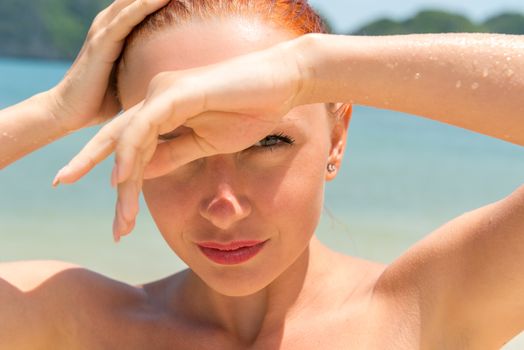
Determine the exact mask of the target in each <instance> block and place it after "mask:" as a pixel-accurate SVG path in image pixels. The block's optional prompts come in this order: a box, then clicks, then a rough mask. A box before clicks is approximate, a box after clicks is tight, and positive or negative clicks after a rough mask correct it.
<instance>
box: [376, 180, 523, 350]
mask: <svg viewBox="0 0 524 350" xmlns="http://www.w3.org/2000/svg"><path fill="white" fill-rule="evenodd" d="M523 264H524V186H521V187H519V188H518V189H517V190H516V191H514V192H513V193H511V194H510V195H508V196H507V197H505V198H502V199H501V200H498V201H496V202H494V203H490V204H488V205H485V206H483V207H480V208H478V209H475V210H472V211H468V212H466V213H464V214H462V215H460V216H459V217H457V218H455V219H453V220H451V221H449V222H447V223H446V224H444V225H442V226H441V227H439V228H437V229H436V230H435V231H433V232H431V233H430V234H429V235H428V236H426V237H425V238H424V239H422V240H421V241H419V242H417V243H416V244H415V245H414V246H412V247H411V248H410V249H409V250H408V251H406V252H405V253H404V254H403V255H401V256H400V257H399V258H398V259H396V260H395V261H393V262H392V263H391V264H390V265H389V266H388V267H387V268H386V269H385V270H384V273H383V274H382V275H381V277H380V279H379V281H378V282H377V289H378V290H381V291H384V292H385V293H384V294H388V293H389V294H391V295H394V296H395V298H396V299H397V300H406V301H408V302H409V303H411V305H417V309H418V310H417V311H416V312H418V313H419V315H420V322H421V323H422V324H424V327H423V330H424V331H425V332H426V334H425V337H426V339H433V340H435V339H437V338H439V339H442V338H447V339H456V340H457V341H459V342H461V344H468V347H470V348H475V347H476V346H481V347H482V346H484V348H500V347H501V346H502V345H503V344H504V343H505V342H507V341H508V340H510V339H511V338H513V337H514V336H516V335H517V334H518V333H519V332H520V331H521V330H522V329H523V328H524V299H523V298H522V295H524V269H522V266H523Z"/></svg>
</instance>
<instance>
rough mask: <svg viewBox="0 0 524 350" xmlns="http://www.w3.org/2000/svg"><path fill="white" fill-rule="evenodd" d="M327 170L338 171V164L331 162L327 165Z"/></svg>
mask: <svg viewBox="0 0 524 350" xmlns="http://www.w3.org/2000/svg"><path fill="white" fill-rule="evenodd" d="M327 171H328V172H330V173H334V172H335V171H337V166H336V165H335V164H333V163H329V164H328V166H327Z"/></svg>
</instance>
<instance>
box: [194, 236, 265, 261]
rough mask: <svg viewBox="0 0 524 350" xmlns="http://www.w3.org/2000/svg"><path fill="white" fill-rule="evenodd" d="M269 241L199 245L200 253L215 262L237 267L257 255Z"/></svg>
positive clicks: (203, 243)
mask: <svg viewBox="0 0 524 350" xmlns="http://www.w3.org/2000/svg"><path fill="white" fill-rule="evenodd" d="M267 241H268V240H266V241H235V242H231V243H228V244H222V243H218V242H201V243H198V244H197V245H198V247H199V248H200V251H201V252H202V253H203V254H204V255H205V256H206V257H207V258H209V259H210V260H212V261H213V262H215V263H217V264H221V265H236V264H241V263H243V262H246V261H248V260H250V259H251V258H253V257H254V256H255V255H257V254H258V253H259V252H260V251H261V250H262V248H264V246H265V243H266V242H267Z"/></svg>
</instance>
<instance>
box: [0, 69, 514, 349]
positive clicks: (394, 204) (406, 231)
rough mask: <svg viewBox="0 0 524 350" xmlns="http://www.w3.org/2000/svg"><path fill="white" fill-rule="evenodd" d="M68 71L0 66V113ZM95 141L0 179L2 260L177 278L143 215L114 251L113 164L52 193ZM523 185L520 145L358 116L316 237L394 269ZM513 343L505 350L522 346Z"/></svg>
mask: <svg viewBox="0 0 524 350" xmlns="http://www.w3.org/2000/svg"><path fill="white" fill-rule="evenodd" d="M68 66H69V63H68V62H43V61H30V60H8V59H1V60H0V108H4V107H6V106H8V105H11V104H14V103H16V102H18V101H21V100H23V99H25V98H27V97H29V96H31V95H33V94H35V93H37V92H40V91H43V90H46V89H49V88H50V87H52V86H53V85H54V84H56V83H57V82H58V81H59V80H60V79H61V77H62V76H63V74H64V73H65V71H66V70H67V68H68ZM437 103H441V104H444V103H446V101H438V102H437ZM96 131H97V128H92V129H89V130H85V131H83V132H79V133H77V134H74V135H70V136H68V137H66V138H65V139H62V140H60V141H58V142H55V143H54V144H51V145H49V146H47V147H45V148H43V149H41V150H39V151H37V152H35V153H33V154H31V155H29V156H28V157H26V158H24V159H22V160H20V161H18V162H17V163H15V164H13V165H11V166H9V167H7V168H6V169H4V170H2V171H0V262H4V261H12V260H30V259H59V260H65V261H71V262H75V263H78V264H81V265H83V266H85V267H87V268H89V269H92V270H95V271H97V272H100V273H103V274H106V275H108V276H110V277H113V278H117V279H120V280H123V281H126V282H129V283H143V282H147V281H150V280H153V279H157V278H160V277H164V276H166V275H169V274H171V273H173V272H175V271H178V270H180V269H183V268H185V265H184V264H183V263H182V262H181V261H180V260H179V259H178V258H177V257H176V256H175V254H174V253H173V252H172V251H171V250H170V249H169V248H168V247H167V245H166V244H165V243H164V241H163V240H162V238H161V236H160V234H159V233H157V231H156V228H155V225H154V223H153V221H152V219H151V218H150V217H149V215H148V213H147V211H146V210H142V212H141V213H140V215H139V218H138V221H137V227H136V228H135V231H134V233H133V234H132V235H131V236H129V237H125V238H124V239H123V240H122V242H121V243H120V244H118V245H116V244H114V243H113V241H112V234H111V226H112V218H113V213H114V201H115V193H114V191H113V189H112V188H111V187H110V185H109V178H110V170H111V165H112V162H113V160H112V159H108V160H107V161H106V162H105V163H103V164H102V165H101V166H99V167H98V168H97V169H95V170H94V171H93V172H92V173H91V174H89V175H88V176H87V177H86V178H84V179H82V180H81V181H80V182H79V183H78V184H76V185H73V186H61V187H59V188H57V189H53V188H52V187H51V181H52V179H53V177H54V175H55V173H56V172H57V171H58V169H60V168H61V167H62V166H64V165H65V164H66V163H67V162H68V161H69V160H70V159H71V158H72V157H73V156H74V155H75V154H76V153H77V152H78V151H79V150H80V149H81V148H82V146H83V145H84V144H85V143H86V142H87V141H88V140H89V139H90V137H91V136H92V135H94V134H95V133H96ZM522 183H524V148H522V147H519V146H516V145H513V144H510V143H507V142H504V141H501V140H497V139H494V138H490V137H487V136H484V135H480V134H476V133H473V132H469V131H466V130H463V129H459V128H456V127H452V126H449V125H446V124H441V123H437V122H434V121H431V120H427V119H424V118H420V117H415V116H411V115H406V114H401V113H396V112H391V111H384V110H378V109H373V108H364V107H356V108H355V110H354V114H353V118H352V121H351V125H350V133H349V143H348V149H347V151H346V155H345V163H344V165H343V168H342V170H341V173H340V175H339V177H338V178H337V179H336V180H335V181H334V182H332V183H329V184H328V186H327V190H326V203H325V207H326V210H325V214H324V215H323V218H322V222H321V224H320V227H319V229H318V235H319V237H320V239H321V240H322V241H324V242H325V243H326V244H328V245H329V246H331V247H332V248H333V249H335V250H338V251H342V252H344V253H346V254H349V255H355V256H359V257H363V258H366V259H372V260H376V261H381V262H391V261H392V260H394V259H395V258H396V257H398V256H399V255H401V254H402V253H403V252H404V251H405V250H406V249H408V248H409V247H410V246H411V245H413V244H414V243H415V242H416V241H418V240H419V239H421V238H422V237H424V236H425V235H427V234H429V233H430V232H432V231H433V230H434V229H436V228H437V227H439V226H441V225H443V224H444V223H446V222H447V221H449V220H451V219H453V218H454V217H456V216H458V215H460V214H462V213H464V212H466V211H470V210H473V209H475V208H478V207H481V206H484V205H486V204H488V203H491V202H494V201H497V200H499V199H501V198H503V197H505V196H507V195H508V194H510V193H511V192H512V191H513V190H515V189H516V188H517V187H519V186H520V185H521V184H522ZM141 208H143V209H145V208H146V207H145V203H144V202H143V201H142V203H141ZM520 338H522V339H520ZM520 338H516V339H515V340H514V341H512V342H511V343H510V344H508V345H507V346H506V347H505V348H504V349H522V348H524V335H523V336H521V337H520Z"/></svg>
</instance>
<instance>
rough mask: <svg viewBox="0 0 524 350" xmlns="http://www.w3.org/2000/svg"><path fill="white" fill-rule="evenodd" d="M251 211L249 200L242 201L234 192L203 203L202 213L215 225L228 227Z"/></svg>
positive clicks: (223, 227)
mask: <svg viewBox="0 0 524 350" xmlns="http://www.w3.org/2000/svg"><path fill="white" fill-rule="evenodd" d="M250 213H251V207H250V205H249V204H248V203H247V201H245V202H242V203H241V201H240V200H239V199H238V198H236V197H235V196H233V195H232V194H227V195H226V194H224V195H221V196H219V197H215V198H213V199H211V200H210V201H207V203H202V206H201V207H200V214H201V215H202V216H203V217H204V218H206V219H207V220H209V221H211V222H212V223H213V224H214V225H215V226H217V227H220V228H222V229H226V228H227V227H229V226H231V225H232V224H234V223H235V222H237V221H239V220H241V219H243V218H245V217H246V216H248V215H249V214H250Z"/></svg>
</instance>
